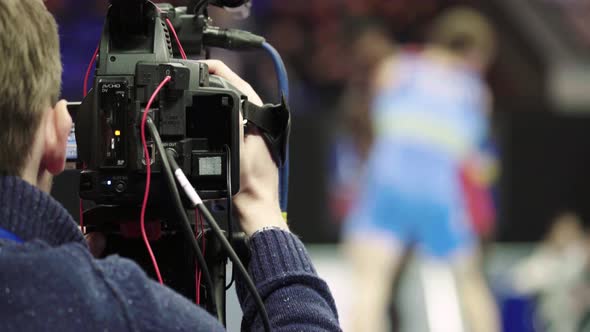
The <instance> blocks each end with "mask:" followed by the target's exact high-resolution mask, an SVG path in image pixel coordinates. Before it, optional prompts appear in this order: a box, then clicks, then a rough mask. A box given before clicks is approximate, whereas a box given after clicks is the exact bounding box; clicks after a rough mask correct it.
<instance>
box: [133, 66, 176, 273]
mask: <svg viewBox="0 0 590 332" xmlns="http://www.w3.org/2000/svg"><path fill="white" fill-rule="evenodd" d="M171 79H172V78H171V77H170V76H166V78H164V80H163V81H162V82H161V83H160V85H158V87H157V88H156V90H154V93H153V94H152V96H151V97H150V100H149V101H148V103H147V105H146V106H145V110H144V111H143V116H142V118H141V145H142V146H143V154H144V156H145V165H146V175H145V192H144V194H143V203H142V204H141V217H140V223H141V237H142V238H143V242H144V243H145V246H146V248H147V250H148V253H149V254H150V258H151V259H152V264H153V265H154V269H155V270H156V276H157V277H158V281H159V282H160V283H161V284H164V281H163V280H162V275H160V268H159V267H158V262H157V261H156V257H155V256H154V252H153V251H152V247H151V246H150V242H149V241H148V238H147V234H146V231H145V210H146V208H147V201H148V197H149V194H150V180H151V172H152V168H151V160H150V154H149V152H148V149H147V142H146V139H145V124H146V122H147V116H148V113H149V111H150V107H151V106H152V103H153V102H154V99H156V96H157V95H158V92H160V90H162V88H163V87H164V85H166V83H168V82H169V81H170V80H171Z"/></svg>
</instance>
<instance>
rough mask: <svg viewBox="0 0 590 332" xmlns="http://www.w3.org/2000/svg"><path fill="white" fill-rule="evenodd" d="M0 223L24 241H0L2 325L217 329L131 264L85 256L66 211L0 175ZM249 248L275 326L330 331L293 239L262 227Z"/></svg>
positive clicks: (247, 303) (325, 307)
mask: <svg viewBox="0 0 590 332" xmlns="http://www.w3.org/2000/svg"><path fill="white" fill-rule="evenodd" d="M0 227H2V228H4V229H6V230H8V231H10V232H12V233H14V234H16V235H17V236H19V237H20V238H21V239H23V240H24V241H26V242H25V243H24V244H18V243H16V242H14V241H11V240H7V239H3V240H0V330H2V331H19V332H23V331H58V332H66V331H207V332H209V331H222V330H223V327H222V326H221V325H220V324H219V323H218V322H217V321H216V319H215V318H213V317H212V316H211V315H209V314H208V313H207V312H205V311H204V310H203V309H201V308H200V307H197V306H196V305H194V304H193V303H192V302H190V301H188V300H187V299H186V298H184V297H183V296H181V295H179V294H177V293H175V292H174V291H173V290H171V289H169V288H167V287H165V286H161V285H160V284H158V283H156V282H154V281H153V280H151V279H149V278H148V277H147V276H146V275H145V273H144V272H143V271H142V270H141V269H140V268H139V267H138V266H137V265H136V264H135V263H133V262H132V261H130V260H127V259H124V258H121V257H118V256H110V257H108V258H105V259H98V260H97V259H94V258H92V256H91V255H90V252H89V251H88V248H87V245H86V243H85V241H84V237H83V235H82V234H81V233H80V231H79V230H78V228H77V227H76V224H75V222H74V220H73V219H72V217H71V216H70V215H69V214H68V213H67V211H66V210H65V209H64V208H63V207H62V206H61V205H60V204H59V203H58V202H56V201H55V200H54V199H52V198H51V197H50V196H49V195H47V194H45V193H43V192H41V191H40V190H38V189H37V188H36V187H33V186H31V185H29V184H28V183H26V182H25V181H23V180H21V179H19V178H16V177H0ZM250 246H251V252H252V258H251V262H250V266H249V270H250V273H251V275H252V277H253V280H254V282H255V284H256V286H257V288H258V291H259V292H260V295H261V297H262V299H263V300H264V302H265V304H266V308H267V310H268V315H269V317H270V320H271V325H272V326H273V329H274V330H275V331H339V330H340V328H339V326H338V317H337V312H336V308H335V306H334V301H333V299H332V296H331V294H330V291H329V289H328V287H327V285H326V283H325V282H324V281H322V280H321V279H320V278H319V277H318V276H317V274H316V272H315V270H314V268H313V266H312V263H311V261H310V259H309V256H308V255H307V253H306V251H305V248H304V246H303V244H302V243H301V242H300V241H299V240H298V239H297V238H296V237H295V236H293V235H292V234H290V233H288V232H283V231H279V230H268V231H263V232H260V233H257V234H256V235H255V236H254V237H253V238H251V240H250ZM236 282H237V283H238V285H237V286H238V289H240V288H243V287H241V285H239V282H240V281H239V280H237V281H236ZM238 297H239V299H240V304H241V306H242V310H243V312H244V318H243V321H242V330H245V331H259V330H262V326H261V323H260V319H259V317H258V314H257V311H256V307H255V305H254V302H253V301H252V300H251V299H250V297H249V296H248V294H247V293H246V292H240V291H239V292H238Z"/></svg>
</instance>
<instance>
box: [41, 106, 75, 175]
mask: <svg viewBox="0 0 590 332" xmlns="http://www.w3.org/2000/svg"><path fill="white" fill-rule="evenodd" d="M41 126H42V129H43V130H42V135H43V136H44V151H43V157H42V159H41V166H42V167H43V168H45V169H46V170H47V171H48V172H49V173H51V174H53V175H57V174H59V173H61V172H62V171H63V170H64V168H65V163H66V148H67V143H68V136H69V134H70V131H71V129H72V118H71V117H70V114H69V112H68V108H67V102H66V101H65V100H60V101H59V102H58V103H57V104H56V105H55V107H53V108H50V109H49V110H47V114H45V115H44V117H43V121H42V123H41Z"/></svg>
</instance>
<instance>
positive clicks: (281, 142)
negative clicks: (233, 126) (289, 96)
mask: <svg viewBox="0 0 590 332" xmlns="http://www.w3.org/2000/svg"><path fill="white" fill-rule="evenodd" d="M242 109H243V112H244V119H246V120H247V121H248V123H251V124H253V125H255V126H256V127H258V129H260V130H261V131H262V136H263V137H264V140H265V141H266V145H267V146H268V148H269V150H270V153H271V155H272V157H273V159H274V160H275V162H276V163H277V165H279V167H282V166H283V165H284V163H285V159H286V158H287V145H288V143H289V134H290V133H291V112H290V111H289V106H288V105H287V103H286V101H285V97H284V96H283V97H282V98H281V104H279V105H274V104H264V105H262V106H258V105H255V104H252V103H251V102H249V101H248V100H244V102H243V104H242Z"/></svg>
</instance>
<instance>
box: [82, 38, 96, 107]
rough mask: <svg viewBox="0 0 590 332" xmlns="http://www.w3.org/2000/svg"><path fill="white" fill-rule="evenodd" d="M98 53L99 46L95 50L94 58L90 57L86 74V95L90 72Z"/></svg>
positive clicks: (85, 93)
mask: <svg viewBox="0 0 590 332" xmlns="http://www.w3.org/2000/svg"><path fill="white" fill-rule="evenodd" d="M97 55H98V46H97V47H96V50H94V54H93V55H92V59H90V63H89V64H88V68H87V69H86V76H84V97H86V95H87V94H88V79H89V78H90V72H91V71H92V66H93V65H94V62H96V56H97Z"/></svg>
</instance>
